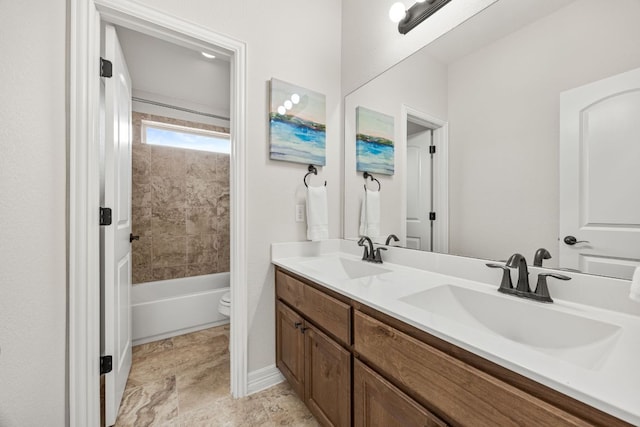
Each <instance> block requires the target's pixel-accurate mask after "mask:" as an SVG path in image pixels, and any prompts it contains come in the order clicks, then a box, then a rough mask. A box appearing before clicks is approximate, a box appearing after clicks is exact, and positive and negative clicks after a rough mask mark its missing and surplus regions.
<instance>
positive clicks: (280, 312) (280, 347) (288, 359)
mask: <svg viewBox="0 0 640 427" xmlns="http://www.w3.org/2000/svg"><path fill="white" fill-rule="evenodd" d="M303 323H304V321H303V320H302V317H300V316H299V315H298V314H297V313H296V312H295V311H293V310H291V309H290V308H289V307H287V306H286V305H284V304H283V303H281V302H280V301H278V302H277V303H276V366H277V367H278V369H280V372H282V375H284V376H285V378H286V379H287V380H288V381H289V384H291V387H292V388H293V390H294V391H295V392H296V393H297V394H298V396H300V398H301V399H302V398H304V334H303V333H302V331H303V330H302V327H303Z"/></svg>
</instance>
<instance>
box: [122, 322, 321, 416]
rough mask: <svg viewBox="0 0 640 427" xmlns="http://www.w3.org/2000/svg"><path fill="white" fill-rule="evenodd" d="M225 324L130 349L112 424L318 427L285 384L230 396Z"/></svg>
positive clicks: (227, 341)
mask: <svg viewBox="0 0 640 427" xmlns="http://www.w3.org/2000/svg"><path fill="white" fill-rule="evenodd" d="M228 344H229V327H228V326H220V327H217V328H211V329H206V330H203V331H199V332H194V333H191V334H187V335H181V336H178V337H173V338H169V339H166V340H162V341H156V342H153V343H149V344H143V345H140V346H136V347H134V348H133V365H132V367H131V374H130V375H129V380H128V382H127V387H126V389H125V391H124V396H123V398H122V404H121V405H120V412H119V413H118V420H117V422H116V426H118V427H120V426H135V427H146V426H163V427H182V426H184V427H187V426H188V427H198V426H203V427H209V426H318V425H319V424H318V423H317V422H316V421H315V419H314V418H313V416H312V415H311V414H310V413H309V411H308V410H307V408H306V406H305V405H304V404H303V403H302V401H301V400H300V399H299V398H298V397H297V396H296V395H295V393H294V392H293V391H292V390H291V388H290V387H289V386H288V384H287V383H286V382H285V383H282V384H279V385H276V386H274V387H272V388H270V389H267V390H264V391H262V392H259V393H256V394H253V395H251V396H248V397H245V398H243V399H237V400H236V399H233V398H231V395H230V394H229V351H228Z"/></svg>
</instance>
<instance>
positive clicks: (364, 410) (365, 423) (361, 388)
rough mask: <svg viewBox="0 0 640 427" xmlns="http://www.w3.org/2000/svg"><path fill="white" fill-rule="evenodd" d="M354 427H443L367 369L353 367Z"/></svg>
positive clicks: (409, 399)
mask: <svg viewBox="0 0 640 427" xmlns="http://www.w3.org/2000/svg"><path fill="white" fill-rule="evenodd" d="M353 369H354V372H353V423H354V426H355V427H413V426H415V427H445V426H446V424H445V423H444V422H443V421H440V419H438V418H437V417H436V416H435V415H433V414H431V412H429V411H427V410H426V409H425V408H423V407H422V406H420V405H418V404H417V403H416V402H414V401H413V400H412V399H411V398H409V397H408V396H407V395H405V394H404V393H403V392H402V391H400V390H399V389H398V388H396V387H394V386H393V385H392V384H391V383H389V382H388V381H386V380H385V379H384V378H382V377H381V376H380V375H378V374H376V373H375V372H374V371H372V370H371V369H369V368H368V367H367V365H365V364H364V363H362V362H360V361H359V360H355V362H354V365H353Z"/></svg>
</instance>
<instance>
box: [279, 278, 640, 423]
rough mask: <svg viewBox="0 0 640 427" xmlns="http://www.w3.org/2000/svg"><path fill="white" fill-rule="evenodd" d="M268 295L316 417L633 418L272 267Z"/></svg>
mask: <svg viewBox="0 0 640 427" xmlns="http://www.w3.org/2000/svg"><path fill="white" fill-rule="evenodd" d="M276 298H277V301H276V313H277V315H276V316H277V317H276V364H277V366H278V367H279V368H280V370H281V371H282V373H283V375H284V376H285V377H286V378H287V380H288V381H289V382H290V383H291V385H292V387H293V388H294V390H296V392H297V393H298V395H299V396H300V397H301V398H302V399H303V400H304V401H305V403H306V405H307V406H308V407H309V409H310V410H311V412H312V413H313V414H314V415H315V416H316V418H317V420H318V421H319V422H320V423H322V424H323V425H326V426H349V425H355V426H358V427H360V426H370V427H372V426H384V427H387V426H389V427H393V426H403V427H405V426H445V425H453V426H472V427H478V426H490V427H495V426H501V427H502V426H554V427H555V426H603V427H605V426H606V427H614V426H616V427H617V426H621V427H622V426H631V425H630V424H628V423H626V422H624V421H622V420H620V419H618V418H616V417H613V416H611V415H609V414H607V413H604V412H602V411H600V410H598V409H596V408H594V407H591V406H589V405H587V404H585V403H582V402H580V401H578V400H576V399H573V398H571V397H569V396H567V395H564V394H562V393H560V392H558V391H556V390H553V389H551V388H549V387H547V386H544V385H542V384H540V383H537V382H536V381H533V380H531V379H529V378H526V377H524V376H522V375H520V374H517V373H515V372H513V371H510V370H508V369H506V368H504V367H502V366H500V365H498V364H496V363H493V362H490V361H489V360H487V359H484V358H482V357H480V356H478V355H476V354H474V353H471V352H469V351H467V350H464V349H462V348H460V347H457V346H455V345H453V344H451V343H449V342H446V341H444V340H442V339H440V338H437V337H435V336H433V335H431V334H428V333H427V332H424V331H422V330H419V329H417V328H415V327H413V326H410V325H408V324H406V323H404V322H401V321H399V320H398V319H395V318H393V317H391V316H389V315H387V314H384V313H381V312H379V311H377V310H374V309H373V308H371V307H368V306H366V305H363V304H361V303H359V302H357V301H352V300H349V299H348V298H346V297H344V296H343V295H339V294H337V293H336V292H334V291H330V290H325V289H324V288H323V287H322V286H320V285H318V284H316V283H313V282H311V281H308V280H306V279H304V278H301V277H299V276H296V275H295V274H290V273H288V272H285V271H283V270H281V269H280V268H278V269H277V270H276ZM352 364H353V365H352ZM352 366H353V372H352ZM352 393H353V401H352Z"/></svg>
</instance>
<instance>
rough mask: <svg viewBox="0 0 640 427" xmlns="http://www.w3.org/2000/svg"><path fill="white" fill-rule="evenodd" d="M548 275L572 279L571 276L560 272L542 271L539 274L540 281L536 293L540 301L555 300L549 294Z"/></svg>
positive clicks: (561, 278)
mask: <svg viewBox="0 0 640 427" xmlns="http://www.w3.org/2000/svg"><path fill="white" fill-rule="evenodd" d="M547 277H553V278H555V279H560V280H571V277H569V276H565V275H564V274H558V273H540V274H538V283H537V285H536V292H535V294H536V295H537V296H538V297H537V298H536V299H537V300H539V301H545V302H553V300H552V299H551V295H549V287H548V286H547Z"/></svg>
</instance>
